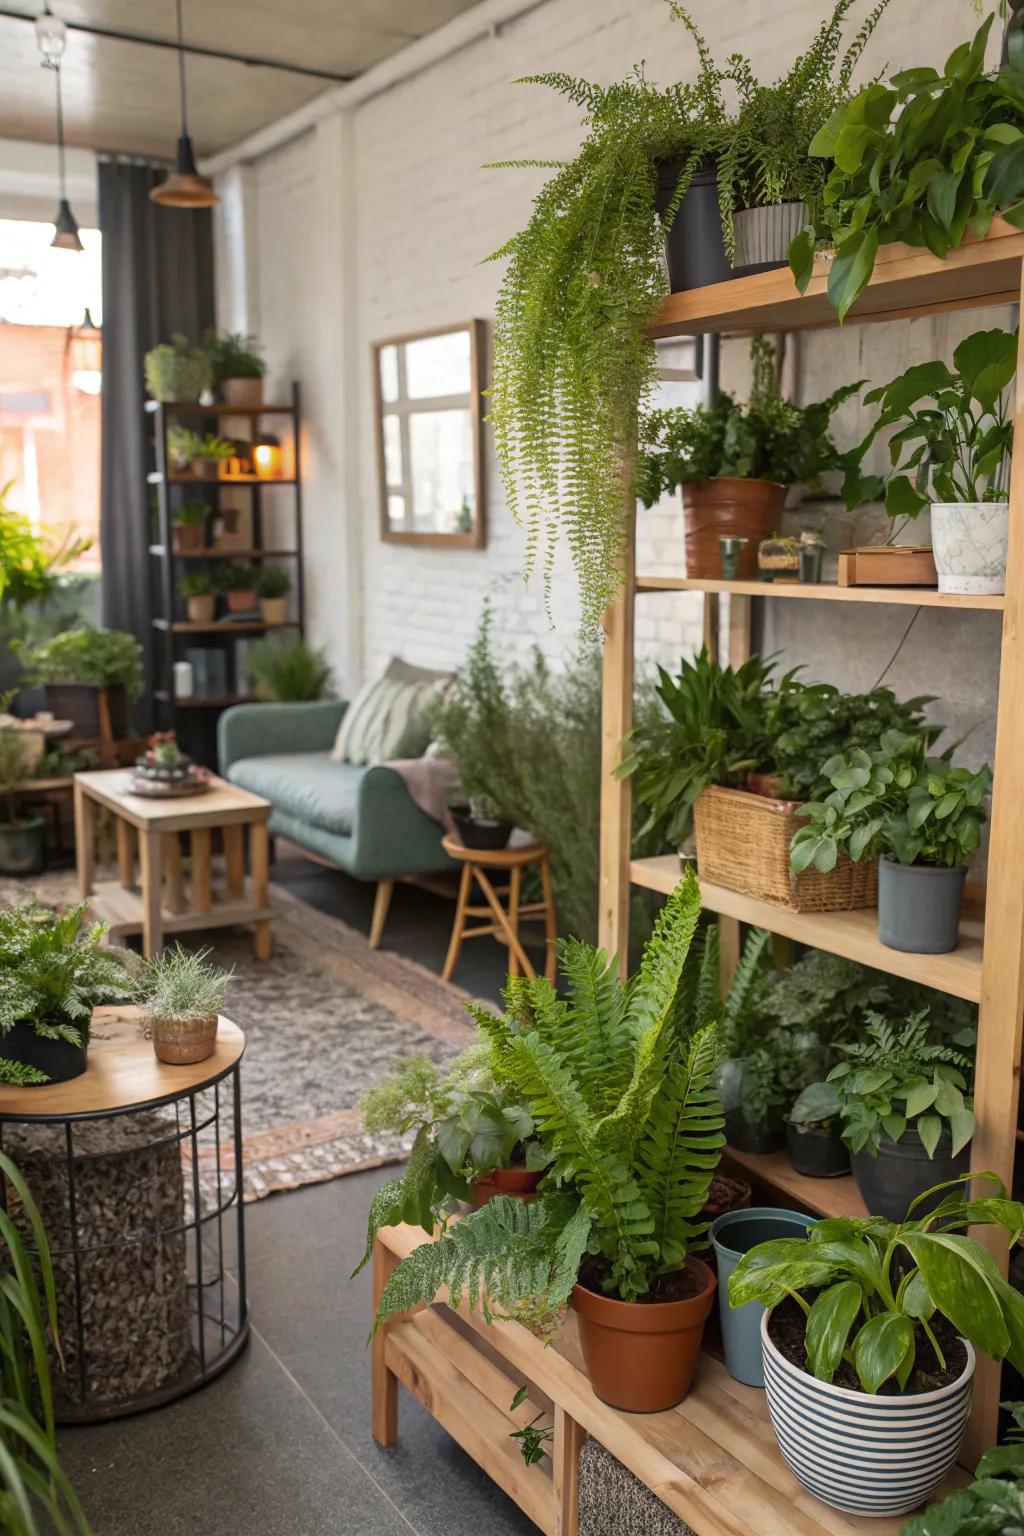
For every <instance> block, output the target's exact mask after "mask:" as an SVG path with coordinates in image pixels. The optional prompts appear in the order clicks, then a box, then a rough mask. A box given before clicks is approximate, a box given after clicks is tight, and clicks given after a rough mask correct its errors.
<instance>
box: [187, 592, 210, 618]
mask: <svg viewBox="0 0 1024 1536" xmlns="http://www.w3.org/2000/svg"><path fill="white" fill-rule="evenodd" d="M216 610H217V599H216V597H215V596H214V594H213V593H212V592H203V593H200V594H199V596H198V597H186V599H185V612H186V613H187V614H188V621H189V623H190V624H212V623H213V616H214V614H215V612H216Z"/></svg>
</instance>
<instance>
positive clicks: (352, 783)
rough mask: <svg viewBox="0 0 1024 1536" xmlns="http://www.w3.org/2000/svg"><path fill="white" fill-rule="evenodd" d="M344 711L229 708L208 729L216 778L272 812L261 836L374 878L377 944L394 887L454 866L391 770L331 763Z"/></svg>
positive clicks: (322, 704)
mask: <svg viewBox="0 0 1024 1536" xmlns="http://www.w3.org/2000/svg"><path fill="white" fill-rule="evenodd" d="M345 708H346V706H345V704H344V703H342V702H340V701H338V700H336V699H327V700H322V701H318V702H317V703H312V704H237V705H235V706H234V707H233V708H231V709H227V710H225V711H224V713H223V714H222V715H221V717H220V720H219V722H218V727H217V755H218V760H219V763H220V772H221V774H222V775H223V777H224V778H226V779H229V780H230V782H231V783H232V784H237V785H239V786H240V788H242V789H248V790H251V791H252V792H253V794H256V795H262V796H263V798H264V799H265V800H269V801H270V803H271V805H272V806H273V811H272V812H271V816H270V831H271V833H275V834H277V835H278V836H280V837H284V838H287V839H288V841H289V842H291V843H295V844H297V845H298V847H300V848H302V849H303V850H304V851H305V852H306V853H308V854H309V855H310V856H311V857H312V858H314V859H316V860H318V861H319V862H321V863H326V864H330V865H333V866H335V867H337V868H338V869H341V870H344V872H345V873H346V874H349V875H354V876H355V878H356V879H357V880H375V881H376V882H377V896H376V901H375V903H374V911H373V922H372V924H371V928H370V943H371V944H372V945H373V946H374V948H376V947H377V946H378V945H379V944H380V940H381V935H382V934H383V931H384V923H385V921H386V919H387V913H388V906H389V904H390V901H391V894H392V891H393V890H394V884H395V880H396V879H400V878H402V877H403V876H406V875H414V874H415V875H419V874H428V873H434V872H437V871H447V870H451V869H454V868H455V865H454V863H453V861H452V860H451V859H450V858H449V857H448V855H447V854H446V853H445V851H444V849H443V848H442V847H441V838H442V836H443V829H442V828H441V827H440V826H439V825H438V824H437V822H436V821H433V820H432V819H431V818H430V817H429V816H427V815H425V814H424V812H423V811H421V810H420V809H419V807H418V806H417V805H415V804H414V802H413V801H412V799H411V798H410V796H409V793H408V790H407V789H406V786H405V783H404V781H403V779H402V778H401V776H400V775H399V774H397V773H395V772H394V770H393V769H391V768H384V767H381V766H376V765H375V766H371V767H367V768H359V767H356V766H354V765H353V764H352V763H339V762H335V761H334V760H333V759H332V758H331V747H332V746H333V745H334V738H335V736H336V735H337V733H338V726H339V725H340V723H341V718H342V716H343V715H344V713H345Z"/></svg>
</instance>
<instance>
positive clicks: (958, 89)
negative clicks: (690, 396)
mask: <svg viewBox="0 0 1024 1536" xmlns="http://www.w3.org/2000/svg"><path fill="white" fill-rule="evenodd" d="M993 20H994V15H990V16H989V17H988V18H987V19H986V20H985V22H984V23H983V24H982V26H981V29H980V30H979V32H978V33H977V35H976V36H975V38H974V40H973V41H972V42H970V43H963V44H961V45H960V47H959V48H957V49H955V50H954V52H953V53H952V54H951V55H950V57H949V60H948V61H947V63H946V66H945V69H944V71H943V72H942V73H941V74H940V73H939V72H938V70H935V69H931V68H914V69H906V70H904V71H902V72H901V73H900V74H897V75H894V76H893V78H892V80H891V81H890V82H889V83H888V84H883V83H881V82H878V81H876V82H875V83H873V84H872V85H869V86H868V87H867V88H866V89H865V90H863V91H861V92H860V93H859V95H857V96H855V97H854V98H853V100H852V101H849V102H847V103H845V104H844V105H842V106H840V107H839V108H838V109H837V110H836V112H835V113H834V115H833V116H832V118H831V119H830V120H829V121H828V123H826V124H825V126H824V127H823V128H822V129H821V131H820V133H818V134H817V135H816V137H815V138H814V140H813V141H812V143H811V146H810V153H811V154H812V155H816V156H820V157H821V159H822V160H823V161H824V162H826V164H827V163H828V162H833V166H834V168H833V169H832V171H831V174H830V175H829V178H828V181H827V182H826V185H825V193H824V199H823V203H822V211H821V218H820V220H819V222H818V224H817V228H816V229H815V230H814V231H811V230H808V231H805V232H804V233H802V234H800V235H798V236H797V239H796V240H795V242H794V244H793V247H792V249H791V252H790V264H791V266H792V268H793V272H794V275H795V277H796V280H797V285H798V287H799V288H800V291H801V292H804V291H805V290H806V288H807V285H808V283H809V282H810V280H811V277H812V275H813V272H814V255H815V249H816V247H817V245H819V244H820V245H822V246H823V247H833V248H834V249H835V260H834V261H833V262H832V263H831V267H830V270H829V280H828V293H829V298H830V299H831V301H832V304H833V305H834V307H835V309H836V310H837V311H838V314H839V319H840V321H842V320H844V319H845V318H846V315H847V314H848V313H849V310H850V308H851V306H852V305H853V304H854V303H855V302H856V300H857V298H858V296H859V295H860V294H861V293H862V292H863V290H864V288H865V287H866V286H867V284H868V283H869V282H870V280H871V274H872V272H873V271H874V267H875V259H876V257H877V255H878V251H879V249H880V247H881V246H883V245H888V244H890V243H892V242H894V241H902V242H904V243H905V244H908V245H912V246H916V247H918V248H921V249H925V248H926V249H928V250H930V251H931V252H932V253H933V254H934V255H936V256H938V257H939V258H940V259H942V258H944V257H945V256H946V255H947V254H948V253H949V251H950V250H953V249H955V248H956V247H958V246H960V245H962V244H963V241H964V240H965V238H967V236H968V234H970V235H971V236H973V237H974V238H976V239H982V238H984V236H985V235H986V234H987V232H988V230H989V228H990V227H991V225H992V221H993V219H994V218H995V217H996V215H997V214H999V215H1001V216H1002V217H1003V218H1004V219H1007V220H1009V222H1010V223H1012V224H1014V225H1016V226H1017V227H1018V228H1020V227H1021V226H1022V224H1024V210H1022V208H1021V198H1022V196H1024V167H1022V162H1021V157H1020V154H1019V150H1018V144H1019V139H1020V136H1021V130H1022V129H1024V86H1022V84H1021V75H1020V73H1019V71H1018V70H1016V69H1004V70H1002V71H1000V72H999V73H998V74H993V73H990V72H988V71H987V70H986V68H985V53H986V49H987V46H988V38H989V33H990V31H991V28H992V23H993Z"/></svg>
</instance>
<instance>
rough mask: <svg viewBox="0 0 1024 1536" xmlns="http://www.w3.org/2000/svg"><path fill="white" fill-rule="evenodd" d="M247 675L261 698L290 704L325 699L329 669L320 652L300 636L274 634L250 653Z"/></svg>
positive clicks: (254, 647) (258, 643)
mask: <svg viewBox="0 0 1024 1536" xmlns="http://www.w3.org/2000/svg"><path fill="white" fill-rule="evenodd" d="M249 675H250V677H251V678H252V680H253V684H254V686H255V689H256V692H257V694H258V695H259V697H260V698H261V699H272V700H274V701H275V702H276V703H281V704H285V703H287V704H292V703H304V702H306V701H307V700H312V699H322V698H324V697H325V695H326V693H327V689H328V685H329V683H330V680H331V669H330V667H329V665H328V663H327V659H326V657H325V655H324V653H323V651H314V650H313V649H312V648H311V647H310V646H308V645H307V644H306V642H305V640H303V639H301V638H300V637H299V636H296V637H295V639H293V640H286V639H283V638H282V637H281V636H280V635H274V636H272V637H269V638H268V639H266V640H260V641H258V642H257V643H256V644H255V645H254V646H253V648H252V650H251V651H250V652H249Z"/></svg>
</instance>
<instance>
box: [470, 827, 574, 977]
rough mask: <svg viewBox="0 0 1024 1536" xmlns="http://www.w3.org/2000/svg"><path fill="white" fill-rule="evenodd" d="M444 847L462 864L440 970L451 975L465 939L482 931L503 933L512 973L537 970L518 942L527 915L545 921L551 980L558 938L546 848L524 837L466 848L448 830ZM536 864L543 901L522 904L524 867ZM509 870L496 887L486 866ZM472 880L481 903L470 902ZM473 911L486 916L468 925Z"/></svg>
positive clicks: (547, 971) (546, 971)
mask: <svg viewBox="0 0 1024 1536" xmlns="http://www.w3.org/2000/svg"><path fill="white" fill-rule="evenodd" d="M441 844H442V847H443V848H444V851H445V853H447V854H448V856H449V858H452V859H458V860H459V861H460V862H461V864H462V876H461V879H460V880H459V899H458V903H457V905H456V907H455V924H454V926H453V928H452V936H451V942H450V943H449V945H448V953H447V955H446V956H445V962H444V970H443V972H442V975H443V977H444V979H445V981H451V979H452V973H453V971H454V970H455V967H456V965H457V964H458V960H459V951H460V950H461V949H462V941H463V939H479V938H482V937H483V936H484V935H487V936H490V937H492V938H495V939H501V940H502V942H503V943H505V944H507V945H508V968H509V974H510V975H512V976H530V977H534V976H536V974H537V972H536V971H535V970H534V968H533V966H532V965H531V964H530V962H529V960H528V959H527V957H526V952H525V951H524V949H523V946H522V944H521V943H520V942H519V924H520V923H521V922H522V921H523V920H524V919H526V920H527V921H531V920H532V921H539V920H540V919H541V918H543V921H544V942H545V944H546V946H547V964H546V965H545V967H544V974H545V976H546V977H547V978H548V980H549V981H554V979H555V964H556V955H555V940H556V939H557V938H558V930H557V928H556V926H555V903H554V900H553V899H552V895H551V869H550V866H549V864H548V850H547V848H546V847H545V846H544V844H543V843H526V844H524V845H523V846H522V847H518V848H499V849H491V848H467V847H466V845H465V843H463V842H462V841H461V840H460V839H459V838H457V837H455V836H453V835H452V834H451V833H449V834H448V835H447V836H446V837H443V838H442V839H441ZM533 865H536V866H537V868H538V869H539V871H540V882H541V889H542V890H543V893H544V899H543V900H542V901H535V902H529V903H527V905H526V906H523V905H522V903H521V901H520V891H521V889H522V882H523V870H524V869H529V868H531V867H532V866H533ZM489 869H490V870H495V869H496V870H503V871H504V870H507V871H508V885H503V886H499V887H497V888H495V887H494V886H493V885H492V884H491V881H490V879H489V878H488V875H487V873H486V871H487V870H489ZM474 880H475V881H476V883H477V885H478V886H479V887H480V890H481V891H482V892H483V896H484V900H485V901H486V903H487V905H486V906H485V907H474V906H471V905H470V902H471V899H472V895H473V882H474ZM502 896H507V897H508V907H507V909H506V908H505V907H503V906H502V904H501V900H500V898H501V897H502ZM471 917H479V918H484V919H487V921H485V922H483V923H481V924H478V925H477V927H475V928H470V927H469V926H468V920H469V919H470V918H471Z"/></svg>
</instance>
